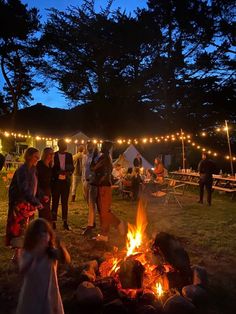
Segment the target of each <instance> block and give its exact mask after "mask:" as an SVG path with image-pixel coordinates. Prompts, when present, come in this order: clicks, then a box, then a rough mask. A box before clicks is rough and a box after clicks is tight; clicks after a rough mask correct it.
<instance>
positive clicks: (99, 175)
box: [91, 141, 125, 242]
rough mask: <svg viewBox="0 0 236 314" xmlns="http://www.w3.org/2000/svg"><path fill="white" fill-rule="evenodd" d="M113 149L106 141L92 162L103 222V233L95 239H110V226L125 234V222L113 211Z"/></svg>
mask: <svg viewBox="0 0 236 314" xmlns="http://www.w3.org/2000/svg"><path fill="white" fill-rule="evenodd" d="M111 150H112V142H110V141H104V142H103V143H102V147H101V155H100V156H99V158H98V159H97V160H96V158H93V160H92V162H91V170H92V171H94V175H95V179H94V183H93V184H94V185H96V186H97V187H98V212H99V217H100V224H101V234H98V235H97V237H95V238H94V239H95V240H96V241H104V242H107V241H108V233H109V229H110V226H111V225H113V226H114V227H115V228H117V229H118V230H119V232H120V234H121V235H125V224H124V222H123V221H121V220H120V219H119V218H118V217H116V216H115V215H114V214H113V213H112V211H111V203H112V190H111V185H112V182H111V175H112V160H111V156H110V151H111Z"/></svg>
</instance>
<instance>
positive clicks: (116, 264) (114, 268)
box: [109, 258, 121, 276]
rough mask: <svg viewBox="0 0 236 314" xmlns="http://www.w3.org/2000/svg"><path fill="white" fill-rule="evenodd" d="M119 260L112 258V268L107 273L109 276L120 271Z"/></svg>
mask: <svg viewBox="0 0 236 314" xmlns="http://www.w3.org/2000/svg"><path fill="white" fill-rule="evenodd" d="M120 261H121V260H120V259H118V258H114V259H113V266H112V268H111V270H110V272H109V276H110V275H111V274H112V273H116V272H117V271H118V270H119V269H120V266H119V265H118V264H119V263H120Z"/></svg>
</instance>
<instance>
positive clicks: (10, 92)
mask: <svg viewBox="0 0 236 314" xmlns="http://www.w3.org/2000/svg"><path fill="white" fill-rule="evenodd" d="M39 29H40V21H39V15H38V10H37V9H36V8H32V9H27V5H24V4H22V3H21V1H19V0H8V1H4V0H0V61H1V72H2V75H3V78H4V80H5V85H4V90H3V92H4V96H5V97H4V98H5V102H4V104H6V103H8V104H9V107H10V110H11V111H12V112H14V113H16V111H17V110H18V109H19V107H20V105H23V106H26V105H28V104H29V101H30V100H32V98H31V91H32V90H33V89H34V88H39V87H42V84H41V83H40V82H39V78H38V77H37V78H35V74H36V72H35V71H36V69H37V65H38V61H39V57H40V56H39V49H38V39H37V37H36V33H37V32H38V31H39Z"/></svg>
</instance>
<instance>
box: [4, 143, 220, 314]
mask: <svg viewBox="0 0 236 314" xmlns="http://www.w3.org/2000/svg"><path fill="white" fill-rule="evenodd" d="M58 147H59V150H58V151H57V152H56V153H54V151H53V149H52V148H45V149H44V150H43V152H42V155H41V159H40V156H39V151H38V150H37V149H36V148H33V147H30V148H28V149H27V150H26V152H25V155H24V160H25V161H24V164H23V165H22V166H20V167H19V168H18V169H17V170H16V172H15V173H14V176H13V179H12V181H11V185H10V188H9V210H8V219H7V228H6V244H7V245H9V246H11V247H12V248H15V255H14V260H15V261H17V264H18V267H19V270H20V272H21V273H22V274H24V282H23V286H22V288H21V292H20V296H19V301H18V306H17V311H16V313H17V314H27V313H52V312H53V313H57V314H63V313H64V309H63V304H62V300H61V296H60V291H59V286H58V281H57V263H58V261H62V262H64V263H70V255H69V253H68V252H67V250H66V248H65V246H64V245H63V243H62V242H60V241H59V240H58V239H56V237H55V233H54V230H55V229H56V227H57V226H56V222H57V216H58V215H57V212H58V205H59V200H60V199H61V204H62V220H63V227H64V229H65V230H70V226H69V224H68V198H69V193H70V182H71V177H73V184H72V189H71V194H72V201H75V197H76V190H77V185H78V182H79V181H80V179H81V181H82V186H83V193H84V197H85V200H86V202H87V205H88V224H87V226H86V228H85V230H84V234H88V233H90V232H91V230H92V229H93V228H94V227H95V215H96V211H97V212H98V213H99V217H100V231H101V232H100V234H98V235H97V236H96V237H95V238H94V239H95V240H96V241H108V235H109V228H110V226H111V225H113V226H114V227H115V228H116V229H117V230H118V231H119V232H120V234H121V235H125V233H126V224H125V223H124V222H123V221H122V220H120V219H119V218H118V217H117V216H116V215H115V214H114V213H112V211H111V202H112V184H113V183H114V182H112V180H114V178H117V179H121V178H123V179H124V180H131V182H133V183H132V184H133V186H134V187H135V184H134V182H135V180H134V179H136V184H137V186H140V183H141V180H142V177H141V173H140V171H141V168H142V159H141V157H140V156H137V157H136V158H135V159H134V161H133V168H128V170H127V172H126V173H125V174H123V170H122V167H121V165H119V164H118V165H117V166H116V167H115V168H114V170H113V164H112V159H111V150H112V143H111V142H109V141H105V142H103V144H102V147H101V151H100V152H99V151H98V149H97V147H96V146H95V145H94V144H93V143H92V142H88V143H87V145H86V149H85V151H84V150H83V149H82V148H81V149H79V152H78V154H76V155H75V156H74V158H73V156H72V155H71V154H70V153H68V152H67V145H66V142H65V141H64V140H59V141H58ZM0 157H1V156H0ZM3 164H4V158H0V170H1V168H2V166H3ZM215 171H216V167H215V164H214V163H213V162H212V161H210V160H209V159H208V158H207V156H206V154H203V156H202V161H201V162H200V163H199V173H200V200H199V202H200V203H202V202H203V190H204V186H205V187H206V189H207V192H208V196H207V202H208V204H209V205H211V185H212V174H213V173H215ZM148 176H149V178H150V180H151V179H152V178H153V179H154V180H157V181H158V180H160V182H161V181H162V180H163V178H164V166H163V164H162V162H161V160H160V159H159V158H156V159H155V167H154V169H153V170H151V171H150V170H149V172H148V173H147V177H148ZM160 178H161V179H160ZM132 180H133V181H132ZM36 211H38V216H39V218H38V219H33V218H34V215H35V213H36ZM53 229H54V230H53ZM35 305H37V306H36V307H35Z"/></svg>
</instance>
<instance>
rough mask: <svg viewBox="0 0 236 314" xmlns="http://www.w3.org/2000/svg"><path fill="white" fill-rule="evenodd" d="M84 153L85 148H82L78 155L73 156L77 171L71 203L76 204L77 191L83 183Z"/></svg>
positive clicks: (74, 173)
mask: <svg viewBox="0 0 236 314" xmlns="http://www.w3.org/2000/svg"><path fill="white" fill-rule="evenodd" d="M83 152H84V147H83V146H80V147H79V151H78V153H77V154H75V155H74V156H73V161H74V167H75V170H74V172H73V175H72V188H71V202H75V197H76V191H77V189H78V186H79V183H80V182H81V175H82V158H83Z"/></svg>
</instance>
